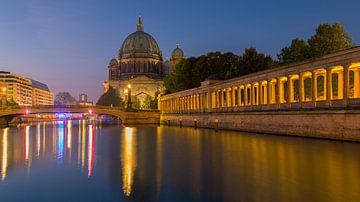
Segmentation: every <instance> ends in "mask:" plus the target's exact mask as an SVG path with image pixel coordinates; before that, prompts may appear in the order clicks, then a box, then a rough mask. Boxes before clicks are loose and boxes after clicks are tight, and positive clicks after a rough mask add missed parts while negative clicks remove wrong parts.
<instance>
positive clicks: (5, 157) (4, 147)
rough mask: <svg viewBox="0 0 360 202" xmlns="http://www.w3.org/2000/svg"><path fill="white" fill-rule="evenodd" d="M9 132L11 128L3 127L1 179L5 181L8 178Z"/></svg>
mask: <svg viewBox="0 0 360 202" xmlns="http://www.w3.org/2000/svg"><path fill="white" fill-rule="evenodd" d="M8 132H9V128H5V129H3V137H2V163H1V181H4V180H5V178H6V171H7V166H8Z"/></svg>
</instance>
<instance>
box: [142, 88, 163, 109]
mask: <svg viewBox="0 0 360 202" xmlns="http://www.w3.org/2000/svg"><path fill="white" fill-rule="evenodd" d="M159 94H160V92H159V91H157V92H156V93H155V96H154V97H151V96H149V95H148V96H146V97H145V101H144V106H143V108H145V109H157V108H158V96H159Z"/></svg>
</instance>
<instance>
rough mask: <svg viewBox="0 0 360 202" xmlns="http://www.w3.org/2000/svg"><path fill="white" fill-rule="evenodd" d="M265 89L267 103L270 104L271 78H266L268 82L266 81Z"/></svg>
mask: <svg viewBox="0 0 360 202" xmlns="http://www.w3.org/2000/svg"><path fill="white" fill-rule="evenodd" d="M267 91H268V94H267V99H268V100H267V104H268V105H270V104H271V97H272V95H271V79H270V80H268V82H267Z"/></svg>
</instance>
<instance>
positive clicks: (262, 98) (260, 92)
mask: <svg viewBox="0 0 360 202" xmlns="http://www.w3.org/2000/svg"><path fill="white" fill-rule="evenodd" d="M263 94H264V93H263V89H262V83H261V81H260V82H259V100H258V103H259V105H260V106H261V105H262V104H263V103H264V96H263Z"/></svg>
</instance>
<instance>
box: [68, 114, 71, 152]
mask: <svg viewBox="0 0 360 202" xmlns="http://www.w3.org/2000/svg"><path fill="white" fill-rule="evenodd" d="M71 128H72V122H71V120H68V122H67V133H68V138H67V148H68V149H71V142H72V131H71Z"/></svg>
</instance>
